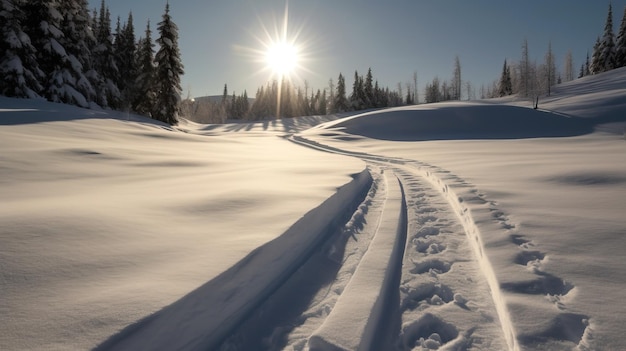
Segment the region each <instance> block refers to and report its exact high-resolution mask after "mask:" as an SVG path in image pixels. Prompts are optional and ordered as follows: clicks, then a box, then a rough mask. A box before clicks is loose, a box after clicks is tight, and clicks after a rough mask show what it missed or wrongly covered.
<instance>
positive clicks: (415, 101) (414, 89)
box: [413, 71, 420, 105]
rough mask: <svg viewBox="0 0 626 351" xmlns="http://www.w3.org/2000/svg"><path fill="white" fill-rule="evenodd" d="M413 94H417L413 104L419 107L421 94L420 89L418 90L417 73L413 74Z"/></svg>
mask: <svg viewBox="0 0 626 351" xmlns="http://www.w3.org/2000/svg"><path fill="white" fill-rule="evenodd" d="M413 92H414V93H415V96H414V97H413V102H414V103H415V104H416V105H419V103H420V93H419V89H417V71H414V72H413Z"/></svg>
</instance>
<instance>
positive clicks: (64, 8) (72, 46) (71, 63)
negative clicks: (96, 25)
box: [59, 0, 97, 105]
mask: <svg viewBox="0 0 626 351" xmlns="http://www.w3.org/2000/svg"><path fill="white" fill-rule="evenodd" d="M87 6H88V3H87V1H86V0H61V1H60V7H59V12H60V13H61V16H62V17H63V20H62V21H61V30H62V31H63V34H64V36H63V37H62V38H61V44H62V45H63V47H64V48H65V51H66V53H67V60H66V62H65V65H64V70H63V72H64V73H62V74H63V75H66V74H67V75H69V76H71V77H72V78H71V81H75V83H74V84H73V86H72V87H68V89H71V88H75V89H76V90H77V91H78V92H79V93H80V94H81V95H82V96H83V97H84V98H85V99H86V100H87V105H88V103H89V102H96V100H97V99H96V90H95V89H94V87H93V86H92V84H91V80H90V79H89V78H88V75H87V74H86V72H89V71H90V70H91V54H90V42H91V43H93V40H94V37H93V33H92V32H91V28H90V18H89V9H88V7H87Z"/></svg>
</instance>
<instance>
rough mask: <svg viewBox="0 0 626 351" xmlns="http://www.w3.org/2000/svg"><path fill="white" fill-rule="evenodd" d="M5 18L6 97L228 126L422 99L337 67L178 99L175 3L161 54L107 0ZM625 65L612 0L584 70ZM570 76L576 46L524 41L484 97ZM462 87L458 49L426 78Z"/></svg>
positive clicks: (25, 7)
mask: <svg viewBox="0 0 626 351" xmlns="http://www.w3.org/2000/svg"><path fill="white" fill-rule="evenodd" d="M0 20H1V21H0V31H1V33H2V34H3V35H2V37H1V38H0V94H2V95H5V96H12V97H24V98H42V97H43V98H45V99H47V100H49V101H53V102H61V103H69V104H74V105H78V106H81V107H94V106H99V107H102V108H112V109H117V110H125V111H132V112H135V113H138V114H141V115H145V116H150V117H152V118H155V119H157V120H160V121H163V122H165V123H169V124H176V123H177V117H178V115H179V114H182V115H184V116H185V117H187V118H190V119H193V120H196V121H198V122H204V123H223V122H225V121H226V120H227V119H235V120H237V119H238V120H250V121H255V120H261V119H266V118H284V117H294V116H306V115H324V114H328V113H342V112H347V111H357V110H364V109H372V108H384V107H393V106H400V105H411V104H419V103H420V94H419V89H418V84H417V72H414V73H413V77H412V78H413V79H412V82H408V83H406V84H405V86H403V85H402V84H401V83H398V86H397V88H396V89H395V90H391V89H389V88H388V87H384V88H383V87H380V86H379V84H378V81H377V80H375V79H374V77H373V74H372V70H371V68H370V69H368V71H367V73H366V74H365V76H363V75H361V74H359V73H358V71H355V72H354V79H353V84H352V89H351V92H350V93H348V89H347V87H346V81H345V76H344V75H343V74H342V73H339V76H338V78H337V80H336V81H334V80H333V79H330V80H329V83H328V86H327V87H325V88H324V89H316V90H315V89H312V88H310V87H309V85H308V83H307V82H306V81H305V82H304V87H300V86H297V85H295V84H294V82H292V81H290V80H289V79H282V80H280V81H278V80H274V81H271V82H268V83H266V84H265V85H263V86H261V87H260V88H258V89H257V91H256V94H255V96H254V99H251V98H249V97H248V93H247V92H246V91H244V92H243V93H240V94H239V95H237V94H236V93H235V92H232V93H229V91H228V86H227V85H224V93H223V96H222V97H221V99H219V100H217V101H214V100H210V99H198V100H193V99H191V98H189V97H188V98H187V99H185V100H182V101H181V97H180V95H181V91H182V89H181V87H180V77H181V75H182V74H183V73H184V67H183V64H182V61H181V59H180V52H179V48H178V28H177V26H176V24H175V23H174V22H173V21H172V19H171V16H170V14H169V3H167V4H166V7H165V12H164V14H163V18H162V21H161V22H159V23H158V26H157V30H158V35H159V36H158V38H157V39H156V44H158V47H159V49H158V51H157V52H156V53H155V46H156V45H155V42H153V40H152V30H151V27H150V22H149V21H148V23H147V25H146V29H145V32H144V33H145V34H144V36H143V37H140V38H139V39H138V40H137V39H136V38H135V29H134V24H133V16H132V13H129V15H128V19H127V20H126V22H124V23H122V22H121V20H120V18H119V17H118V18H117V22H116V24H115V29H114V30H113V29H112V23H111V15H110V12H109V9H108V7H107V6H106V4H105V1H104V0H102V3H101V6H100V10H99V11H98V10H96V9H94V10H92V11H90V10H89V9H88V2H87V0H41V1H37V2H34V1H28V0H0ZM624 66H626V9H625V10H624V16H623V18H622V21H621V25H620V27H619V30H618V33H617V35H615V34H614V32H613V12H612V6H611V5H610V4H609V9H608V14H607V19H606V22H605V26H604V32H603V35H602V36H598V38H597V40H596V42H595V44H594V46H593V51H592V55H591V56H590V55H589V53H587V57H586V61H585V62H584V63H583V64H581V66H580V71H579V73H578V77H579V78H580V77H584V76H587V75H591V74H598V73H602V72H605V71H608V70H611V69H614V68H619V67H624ZM574 78H575V71H574V63H573V59H572V53H571V51H569V52H568V53H567V54H566V56H565V60H564V66H563V71H562V72H559V70H557V67H556V59H555V55H554V54H553V52H552V44H551V43H548V48H547V52H546V54H545V55H544V58H543V60H542V62H540V63H537V61H536V60H531V58H530V55H529V50H528V41H527V40H524V41H523V43H522V55H521V58H520V59H519V61H517V62H512V61H509V60H504V64H503V67H502V72H501V74H500V77H499V79H497V80H495V81H494V82H493V83H492V84H491V85H490V86H487V87H485V86H484V85H483V86H482V87H481V89H480V97H481V98H492V97H503V96H508V95H512V94H517V95H518V96H519V97H522V98H532V99H538V97H539V96H541V95H548V96H549V95H550V94H551V92H552V87H553V86H554V85H556V84H559V83H561V82H566V81H571V80H573V79H574ZM464 83H465V84H464ZM463 89H466V93H465V96H466V98H467V99H471V98H474V97H475V95H476V94H475V92H474V89H473V87H472V85H471V84H470V82H469V81H465V82H463V80H462V79H461V63H460V59H459V57H458V56H457V57H456V58H455V61H454V67H453V76H452V78H451V79H450V80H441V79H440V78H439V77H438V76H436V77H435V78H433V80H432V81H431V82H428V83H426V84H425V87H424V90H423V102H425V103H433V102H440V101H447V100H460V99H461V96H462V94H463Z"/></svg>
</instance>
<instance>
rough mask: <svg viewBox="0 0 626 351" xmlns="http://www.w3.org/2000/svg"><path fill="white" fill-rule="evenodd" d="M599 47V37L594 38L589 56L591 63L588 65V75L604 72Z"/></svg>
mask: <svg viewBox="0 0 626 351" xmlns="http://www.w3.org/2000/svg"><path fill="white" fill-rule="evenodd" d="M600 46H601V42H600V37H598V38H596V43H595V44H594V45H593V55H592V56H591V63H590V64H589V73H591V74H598V73H602V72H604V70H603V62H602V57H601V55H602V54H601V50H600ZM587 58H589V56H587Z"/></svg>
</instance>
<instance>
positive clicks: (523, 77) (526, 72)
mask: <svg viewBox="0 0 626 351" xmlns="http://www.w3.org/2000/svg"><path fill="white" fill-rule="evenodd" d="M519 77H520V79H519V81H518V84H519V87H518V89H517V91H518V92H519V93H520V94H521V95H522V96H523V97H528V96H530V84H531V74H530V59H529V58H528V40H527V39H525V38H524V41H523V42H522V59H521V60H520V62H519Z"/></svg>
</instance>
